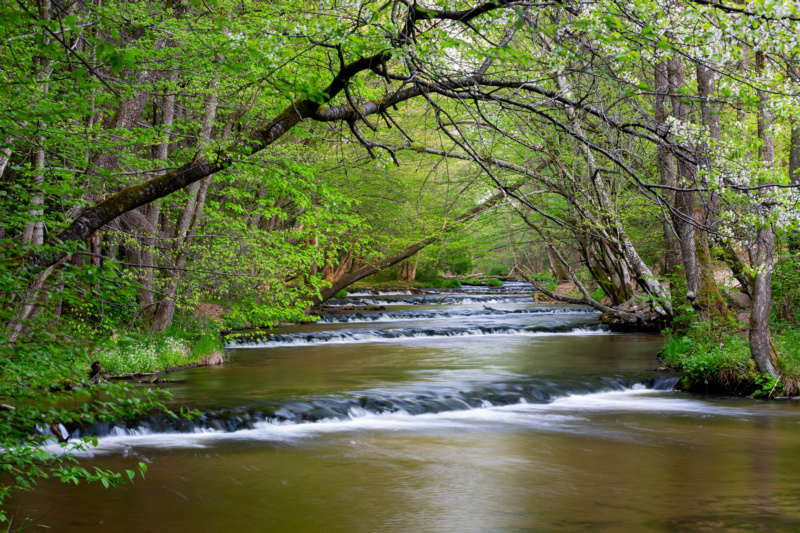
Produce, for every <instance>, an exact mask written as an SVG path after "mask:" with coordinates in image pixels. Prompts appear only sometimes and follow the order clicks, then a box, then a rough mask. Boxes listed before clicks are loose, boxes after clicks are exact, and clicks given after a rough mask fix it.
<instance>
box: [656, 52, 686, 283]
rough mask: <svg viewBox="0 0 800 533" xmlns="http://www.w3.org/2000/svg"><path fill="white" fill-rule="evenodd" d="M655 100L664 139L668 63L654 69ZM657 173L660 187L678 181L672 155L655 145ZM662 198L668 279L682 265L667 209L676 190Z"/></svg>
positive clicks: (666, 192)
mask: <svg viewBox="0 0 800 533" xmlns="http://www.w3.org/2000/svg"><path fill="white" fill-rule="evenodd" d="M655 81H656V98H655V119H656V125H657V127H658V130H659V136H660V137H662V138H666V137H667V135H668V129H669V127H668V126H667V117H668V112H667V109H666V103H667V98H668V97H669V93H670V84H669V73H668V70H667V62H666V61H661V62H660V63H658V64H657V65H656V68H655ZM657 150H658V172H659V175H660V178H661V185H664V186H665V187H673V188H674V187H675V186H676V185H677V178H676V174H675V156H673V155H672V152H671V151H670V149H669V148H668V147H666V146H663V145H659V146H658V149H657ZM661 196H662V197H663V198H664V201H665V202H666V204H667V206H666V208H667V212H666V213H665V216H664V218H663V220H662V231H663V233H664V274H666V275H667V276H671V275H672V274H674V273H675V270H676V268H677V267H678V265H680V264H681V253H680V243H679V242H678V239H677V238H676V236H675V230H674V229H673V227H672V217H671V216H670V215H669V208H670V207H671V206H673V205H674V204H675V191H674V190H671V189H663V192H662V193H661Z"/></svg>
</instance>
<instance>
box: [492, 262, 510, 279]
mask: <svg viewBox="0 0 800 533" xmlns="http://www.w3.org/2000/svg"><path fill="white" fill-rule="evenodd" d="M506 274H508V267H505V266H503V265H492V267H491V268H489V275H490V276H505V275H506Z"/></svg>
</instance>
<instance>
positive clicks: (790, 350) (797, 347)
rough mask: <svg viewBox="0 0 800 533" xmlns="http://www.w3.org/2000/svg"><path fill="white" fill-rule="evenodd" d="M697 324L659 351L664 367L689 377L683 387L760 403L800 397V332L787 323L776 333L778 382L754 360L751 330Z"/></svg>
mask: <svg viewBox="0 0 800 533" xmlns="http://www.w3.org/2000/svg"><path fill="white" fill-rule="evenodd" d="M739 326H740V327H739V328H738V329H734V328H731V327H727V326H721V325H718V324H712V325H709V324H695V325H693V326H692V327H690V328H689V329H688V330H687V331H685V332H683V333H680V334H676V333H668V334H667V335H666V342H665V344H664V347H663V349H662V350H661V352H660V354H659V355H660V357H661V359H662V360H663V361H664V363H665V364H667V365H669V366H671V367H674V368H675V369H677V370H678V371H680V372H682V373H683V374H684V377H683V378H682V379H681V382H680V384H679V387H680V388H682V389H684V390H691V391H696V392H710V393H718V394H725V395H741V396H752V397H755V398H767V397H781V396H797V395H799V394H800V328H799V327H797V326H792V325H788V324H783V325H779V326H778V327H776V328H774V330H773V342H774V343H775V347H776V348H777V351H778V354H779V356H780V363H781V364H780V369H779V370H780V372H781V375H780V377H779V378H778V379H771V378H767V377H765V376H762V375H760V374H759V373H758V372H757V371H756V369H755V365H754V363H753V360H752V358H751V357H750V346H749V341H748V336H747V327H746V325H744V324H741V323H740V324H739Z"/></svg>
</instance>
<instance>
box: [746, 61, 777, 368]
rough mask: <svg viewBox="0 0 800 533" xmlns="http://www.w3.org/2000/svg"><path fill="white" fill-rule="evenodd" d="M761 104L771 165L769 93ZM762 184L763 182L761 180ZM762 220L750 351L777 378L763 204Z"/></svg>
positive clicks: (765, 153) (761, 131)
mask: <svg viewBox="0 0 800 533" xmlns="http://www.w3.org/2000/svg"><path fill="white" fill-rule="evenodd" d="M763 69H764V53H763V52H761V51H759V52H756V72H757V75H758V76H759V77H760V76H761V73H762V71H763ZM759 100H760V101H761V105H760V107H759V110H758V137H759V139H760V140H761V147H760V148H759V155H760V156H761V160H762V161H763V162H764V163H765V164H766V165H769V164H771V163H772V162H773V161H774V160H775V143H774V140H773V139H772V136H771V135H770V134H769V132H768V130H769V127H770V125H771V124H772V116H771V114H770V113H769V111H767V109H766V101H767V96H766V94H764V93H761V92H759ZM759 185H762V184H761V183H759ZM761 191H762V192H761V193H760V194H761V195H765V194H768V189H761ZM759 214H760V215H761V219H762V220H761V222H760V224H759V225H758V228H757V229H756V231H757V233H756V261H755V265H754V266H755V279H754V280H753V310H752V312H751V314H750V354H751V356H752V357H753V360H754V361H755V363H756V368H757V369H758V371H759V372H761V373H762V374H765V375H768V376H770V377H773V378H776V377H778V376H779V372H778V366H779V361H778V354H777V352H776V351H775V345H774V344H773V343H772V335H771V334H770V328H769V313H770V310H771V308H772V265H773V260H774V254H775V233H774V230H773V228H772V222H771V221H770V220H769V207H768V206H766V205H762V206H760V209H759Z"/></svg>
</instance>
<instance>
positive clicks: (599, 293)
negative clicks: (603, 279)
mask: <svg viewBox="0 0 800 533" xmlns="http://www.w3.org/2000/svg"><path fill="white" fill-rule="evenodd" d="M590 296H591V297H592V299H594V300H595V301H597V302H599V301H600V300H602V299H603V298H605V297H606V293H605V291H604V290H603V289H602V288H601V287H597V288H596V289H595V290H593V291H592V293H591V294H590Z"/></svg>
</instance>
